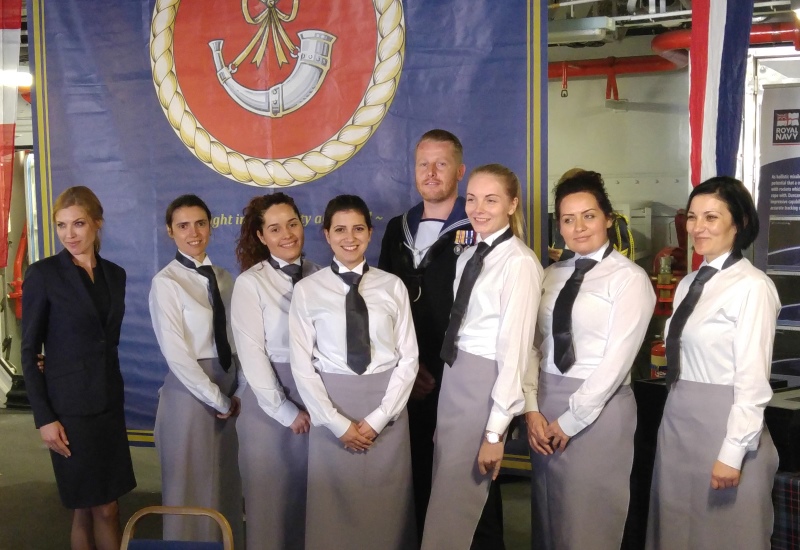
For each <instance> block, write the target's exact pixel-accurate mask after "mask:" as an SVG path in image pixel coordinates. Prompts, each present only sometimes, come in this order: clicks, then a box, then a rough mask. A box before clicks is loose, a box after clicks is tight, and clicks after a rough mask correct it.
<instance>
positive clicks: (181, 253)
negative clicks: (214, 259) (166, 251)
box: [178, 250, 214, 267]
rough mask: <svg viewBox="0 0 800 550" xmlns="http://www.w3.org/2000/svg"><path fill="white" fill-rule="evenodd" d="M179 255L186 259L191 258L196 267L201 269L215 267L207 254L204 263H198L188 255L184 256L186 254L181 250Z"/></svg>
mask: <svg viewBox="0 0 800 550" xmlns="http://www.w3.org/2000/svg"><path fill="white" fill-rule="evenodd" d="M178 254H180V255H181V256H183V257H185V258H189V260H191V261H193V262H194V265H195V267H199V266H201V265H214V264H212V263H211V257H210V256H209V255H208V254H206V257H205V258H203V261H202V262H198V261H197V260H195V259H194V258H192V257H191V256H189V255H187V254H184V253H183V252H181V251H180V250H178Z"/></svg>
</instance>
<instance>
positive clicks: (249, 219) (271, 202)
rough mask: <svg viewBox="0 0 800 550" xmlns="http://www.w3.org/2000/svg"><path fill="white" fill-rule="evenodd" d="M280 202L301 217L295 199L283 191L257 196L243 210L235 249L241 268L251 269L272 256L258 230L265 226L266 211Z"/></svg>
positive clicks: (243, 269)
mask: <svg viewBox="0 0 800 550" xmlns="http://www.w3.org/2000/svg"><path fill="white" fill-rule="evenodd" d="M278 204H286V205H289V206H291V207H292V210H294V213H295V214H297V218H298V219H300V210H298V209H297V205H296V204H295V203H294V199H293V198H292V197H290V196H289V195H287V194H286V193H281V192H277V193H273V194H271V195H258V196H255V197H253V198H252V199H250V202H249V203H247V206H245V207H244V209H243V210H242V214H244V218H243V219H242V227H241V229H240V231H239V238H238V239H236V251H235V252H236V261H237V262H238V263H239V269H240V270H242V271H245V270H247V269H250V268H251V267H252V266H254V265H256V264H257V263H259V262H263V261H264V260H266V259H267V258H269V257H270V253H269V249H268V248H267V246H266V245H265V244H264V243H262V242H261V240H259V238H258V232H259V231H261V230H262V229H263V227H264V212H266V211H267V210H269V209H270V208H271V207H273V206H275V205H278Z"/></svg>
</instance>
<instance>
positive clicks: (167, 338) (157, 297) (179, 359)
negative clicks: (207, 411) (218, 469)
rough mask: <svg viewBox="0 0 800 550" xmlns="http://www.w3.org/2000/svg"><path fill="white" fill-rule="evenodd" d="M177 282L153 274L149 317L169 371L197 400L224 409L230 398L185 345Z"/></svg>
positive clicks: (225, 411) (226, 408) (228, 406)
mask: <svg viewBox="0 0 800 550" xmlns="http://www.w3.org/2000/svg"><path fill="white" fill-rule="evenodd" d="M177 286H178V285H177V283H176V282H174V281H172V280H170V279H168V278H166V277H158V276H157V277H155V278H154V279H153V282H152V285H151V287H150V297H149V306H150V318H151V320H152V323H153V330H154V331H155V333H156V339H157V340H158V345H159V347H160V348H161V353H162V354H163V355H164V358H165V359H166V360H167V365H168V366H169V369H170V371H172V373H173V374H174V375H175V376H176V377H177V378H178V380H179V381H180V382H181V383H182V384H183V385H184V386H186V389H188V390H189V392H190V393H191V394H192V395H194V396H195V397H196V398H197V399H198V400H200V401H202V402H203V403H205V404H206V405H208V406H209V407H213V408H214V409H216V410H217V411H219V412H220V413H223V414H224V413H227V412H228V411H229V410H230V408H231V401H230V399H229V398H228V397H227V396H226V395H223V393H222V392H221V391H220V389H219V386H217V385H216V384H215V383H214V382H212V381H211V379H210V378H209V377H208V375H206V373H205V372H204V371H203V369H202V367H200V365H199V364H198V362H197V360H198V357H196V356H195V354H194V351H193V350H192V349H191V348H190V347H189V346H188V345H187V335H186V334H185V332H184V322H183V306H182V304H181V300H180V297H179V292H178V289H177V288H176V287H177Z"/></svg>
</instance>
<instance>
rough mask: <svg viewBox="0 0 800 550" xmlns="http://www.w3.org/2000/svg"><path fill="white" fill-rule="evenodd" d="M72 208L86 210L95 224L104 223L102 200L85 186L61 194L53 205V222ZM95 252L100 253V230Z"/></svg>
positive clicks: (97, 235)
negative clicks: (61, 213)
mask: <svg viewBox="0 0 800 550" xmlns="http://www.w3.org/2000/svg"><path fill="white" fill-rule="evenodd" d="M70 206H78V207H80V208H83V209H84V210H86V214H87V215H88V216H89V217H90V218H91V219H92V221H93V222H95V223H97V222H102V221H103V205H102V204H100V199H98V198H97V195H95V194H94V192H93V191H92V190H91V189H89V188H88V187H86V186H84V185H76V186H75V187H69V188H67V189H64V191H62V192H61V194H60V195H59V196H58V197H57V198H56V202H55V203H54V204H53V221H54V222H55V221H56V214H58V212H59V211H60V210H64V209H65V208H69V207H70ZM94 251H95V252H100V230H99V229H98V230H97V233H96V234H95V237H94Z"/></svg>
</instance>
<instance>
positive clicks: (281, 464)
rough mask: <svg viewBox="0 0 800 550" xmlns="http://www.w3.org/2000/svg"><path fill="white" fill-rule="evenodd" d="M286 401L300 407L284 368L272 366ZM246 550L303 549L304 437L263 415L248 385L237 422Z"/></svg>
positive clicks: (288, 368) (304, 502)
mask: <svg viewBox="0 0 800 550" xmlns="http://www.w3.org/2000/svg"><path fill="white" fill-rule="evenodd" d="M272 367H273V368H274V369H275V374H276V375H277V377H278V381H279V382H280V384H281V386H283V391H284V394H285V395H286V398H287V399H289V400H291V401H292V402H294V404H295V405H297V406H298V407H299V408H301V409H302V408H303V401H302V400H301V399H300V396H299V395H298V393H297V386H296V385H295V383H294V378H292V373H291V368H290V366H289V363H273V364H272ZM236 433H237V434H238V436H239V470H240V471H241V473H242V489H243V492H244V502H245V510H246V512H247V549H248V550H302V549H303V548H305V525H306V480H307V477H308V434H299V435H295V433H294V432H292V430H290V429H289V428H287V427H285V426H283V425H282V424H281V423H280V422H278V421H277V420H275V419H273V418H272V417H270V416H269V415H267V413H265V412H264V411H263V410H262V409H261V407H260V406H259V405H258V399H257V398H256V394H255V393H253V390H252V389H251V388H250V387H249V386H248V387H247V389H246V390H245V391H244V393H243V394H242V412H241V414H240V415H239V418H237V419H236Z"/></svg>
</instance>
